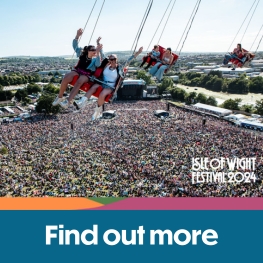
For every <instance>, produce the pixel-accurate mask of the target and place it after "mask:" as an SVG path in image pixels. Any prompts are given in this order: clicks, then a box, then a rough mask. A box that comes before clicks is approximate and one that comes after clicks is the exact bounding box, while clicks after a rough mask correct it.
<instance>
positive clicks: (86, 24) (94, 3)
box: [71, 0, 98, 60]
mask: <svg viewBox="0 0 263 263" xmlns="http://www.w3.org/2000/svg"><path fill="white" fill-rule="evenodd" d="M97 1H98V0H96V1H95V3H94V5H93V7H92V9H91V11H90V14H89V17H88V20H87V22H86V24H85V26H84V28H83V32H82V35H83V34H84V31H85V29H86V26H87V24H88V22H89V20H90V17H91V14H92V13H93V9H94V7H95V5H96V3H97ZM82 35H81V36H80V37H79V39H78V43H79V42H80V39H81V37H82ZM75 52H76V51H75V50H74V53H73V55H72V57H71V60H72V59H73V57H74V55H75Z"/></svg>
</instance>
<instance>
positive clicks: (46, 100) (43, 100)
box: [36, 94, 60, 114]
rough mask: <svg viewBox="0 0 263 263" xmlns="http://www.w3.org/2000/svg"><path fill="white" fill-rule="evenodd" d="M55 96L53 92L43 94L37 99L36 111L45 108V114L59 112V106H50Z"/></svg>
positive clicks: (41, 110) (39, 111)
mask: <svg viewBox="0 0 263 263" xmlns="http://www.w3.org/2000/svg"><path fill="white" fill-rule="evenodd" d="M55 97H56V95H55V94H43V95H42V96H41V97H40V98H39V99H38V101H37V106H36V111H37V112H38V113H42V112H43V110H45V112H46V113H47V114H50V113H54V114H56V113H59V112H60V107H59V106H55V107H54V106H52V102H53V101H54V99H55Z"/></svg>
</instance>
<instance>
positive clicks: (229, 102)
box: [222, 99, 242, 110]
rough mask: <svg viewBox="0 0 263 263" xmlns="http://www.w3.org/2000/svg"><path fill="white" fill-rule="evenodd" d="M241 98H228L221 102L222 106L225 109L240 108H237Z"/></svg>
mask: <svg viewBox="0 0 263 263" xmlns="http://www.w3.org/2000/svg"><path fill="white" fill-rule="evenodd" d="M241 101H242V100H241V99H234V100H232V99H229V100H226V101H225V102H224V103H223V104H222V107H223V108H225V109H229V110H240V108H239V103H240V102H241Z"/></svg>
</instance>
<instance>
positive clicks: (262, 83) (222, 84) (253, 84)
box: [179, 71, 263, 94]
mask: <svg viewBox="0 0 263 263" xmlns="http://www.w3.org/2000/svg"><path fill="white" fill-rule="evenodd" d="M179 83H180V84H182V85H185V86H191V87H202V88H205V89H208V90H212V91H216V92H227V93H232V94H248V93H249V92H250V93H263V78H262V77H260V76H258V77H255V78H248V77H247V76H246V74H241V75H240V76H239V78H236V79H227V78H223V76H222V72H220V71H211V72H210V73H209V74H208V75H206V74H200V73H196V72H187V73H181V74H179Z"/></svg>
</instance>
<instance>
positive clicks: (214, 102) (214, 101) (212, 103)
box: [206, 96, 217, 106]
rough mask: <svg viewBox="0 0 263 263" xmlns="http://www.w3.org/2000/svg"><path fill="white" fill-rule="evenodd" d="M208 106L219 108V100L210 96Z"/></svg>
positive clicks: (207, 101)
mask: <svg viewBox="0 0 263 263" xmlns="http://www.w3.org/2000/svg"><path fill="white" fill-rule="evenodd" d="M206 104H208V105H211V106H217V100H216V99H215V97H213V96H210V97H208V99H207V100H206Z"/></svg>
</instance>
